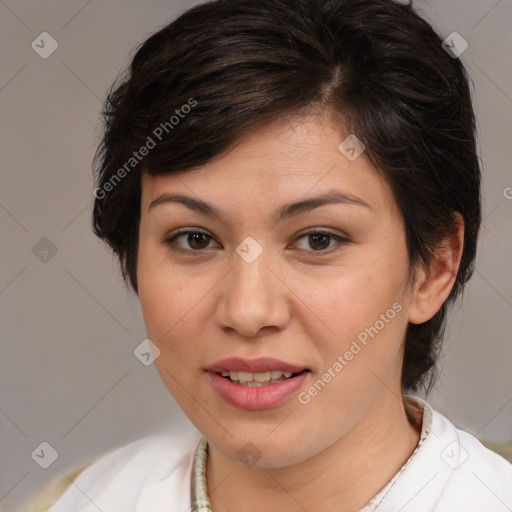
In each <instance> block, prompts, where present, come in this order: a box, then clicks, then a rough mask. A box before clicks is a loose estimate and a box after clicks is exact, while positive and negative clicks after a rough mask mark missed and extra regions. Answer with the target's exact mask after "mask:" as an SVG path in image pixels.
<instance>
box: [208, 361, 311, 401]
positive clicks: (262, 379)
mask: <svg viewBox="0 0 512 512" xmlns="http://www.w3.org/2000/svg"><path fill="white" fill-rule="evenodd" d="M206 371H207V373H208V374H209V375H210V379H211V382H212V384H213V387H214V389H215V390H216V391H217V392H218V393H219V395H220V396H221V397H222V398H223V399H224V400H225V401H226V402H227V403H228V404H229V405H232V406H233V407H236V408H238V409H245V410H253V411H254V410H261V409H270V408H273V407H278V406H279V405H281V404H283V403H285V402H286V401H287V400H288V399H290V398H291V396H293V394H294V393H297V392H298V390H299V389H300V388H301V387H302V386H303V385H304V384H305V383H306V382H307V381H308V378H309V376H308V374H310V373H311V369H310V368H306V367H305V366H299V365H296V364H291V363H287V362H286V361H280V360H279V359H274V358H272V357H260V358H258V359H242V358H239V357H231V358H229V359H223V360H221V361H217V362H216V363H215V364H213V365H211V366H209V367H208V368H206Z"/></svg>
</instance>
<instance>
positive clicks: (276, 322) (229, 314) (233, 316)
mask: <svg viewBox="0 0 512 512" xmlns="http://www.w3.org/2000/svg"><path fill="white" fill-rule="evenodd" d="M271 259H272V258H271V251H270V250H264V249H263V247H262V246H261V245H260V244H259V243H258V242H256V240H255V239H253V238H251V237H248V238H246V239H245V240H244V241H243V242H242V243H241V244H240V245H239V246H238V247H237V249H236V254H234V255H233V268H232V271H231V272H230V274H229V277H228V279H227V280H226V283H225V288H224V289H223V293H222V298H221V305H220V318H219V320H220V322H221V323H222V324H223V326H224V327H231V328H233V329H235V330H237V331H239V332H240V333H242V334H243V335H245V336H253V335H255V334H256V333H257V332H258V331H259V330H260V329H261V328H262V327H268V326H273V327H279V328H282V327H283V326H284V325H285V323H286V322H287V319H288V311H287V306H286V298H285V297H284V296H283V295H282V293H283V290H282V289H281V287H280V286H279V284H278V282H276V281H278V280H277V278H276V277H275V276H274V273H273V272H272V271H271V270H270V268H268V267H272V266H273V265H272V261H271Z"/></svg>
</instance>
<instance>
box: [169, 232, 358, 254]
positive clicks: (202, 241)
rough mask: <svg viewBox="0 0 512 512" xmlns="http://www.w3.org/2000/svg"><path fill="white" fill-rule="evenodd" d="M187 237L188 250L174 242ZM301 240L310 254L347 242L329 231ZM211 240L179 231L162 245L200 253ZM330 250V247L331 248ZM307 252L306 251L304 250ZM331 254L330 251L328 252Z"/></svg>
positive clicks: (205, 235) (207, 235)
mask: <svg viewBox="0 0 512 512" xmlns="http://www.w3.org/2000/svg"><path fill="white" fill-rule="evenodd" d="M185 236H186V237H187V238H186V241H187V244H188V245H189V247H190V249H187V248H184V247H183V246H182V245H180V244H177V243H176V241H177V240H178V239H180V238H183V237H185ZM303 238H307V239H308V241H309V246H310V247H311V248H313V249H314V251H312V252H324V251H326V249H328V248H330V247H329V246H330V245H331V242H332V241H333V240H334V241H335V242H337V243H338V244H339V243H343V242H348V240H347V239H346V238H344V237H342V236H339V235H335V234H334V233H330V232H329V231H310V232H308V233H303V234H302V235H301V236H299V237H298V238H297V239H296V240H301V239H303ZM212 239H213V237H212V236H211V235H209V234H208V233H205V232H203V231H191V230H189V231H180V232H178V233H175V234H174V235H172V236H170V237H168V238H166V239H165V240H164V243H165V244H166V245H168V246H169V247H171V248H172V249H173V250H177V251H181V252H200V251H202V250H203V249H207V248H208V245H209V242H210V241H211V240H212ZM331 248H332V246H331ZM306 250H307V249H306ZM328 252H332V251H328Z"/></svg>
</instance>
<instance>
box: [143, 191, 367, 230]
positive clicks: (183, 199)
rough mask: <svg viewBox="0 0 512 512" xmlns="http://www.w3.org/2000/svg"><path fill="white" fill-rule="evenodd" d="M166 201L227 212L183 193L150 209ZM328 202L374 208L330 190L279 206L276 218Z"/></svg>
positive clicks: (199, 209)
mask: <svg viewBox="0 0 512 512" xmlns="http://www.w3.org/2000/svg"><path fill="white" fill-rule="evenodd" d="M166 203H179V204H182V205H184V206H186V207H187V208H188V209H190V210H193V211H195V212H199V213H202V214H203V215H208V216H212V217H213V216H215V217H218V218H219V219H221V220H223V219H224V217H225V214H224V213H223V212H222V211H220V210H218V209H217V208H216V207H215V206H214V205H212V204H211V203H208V202H206V201H202V200H200V199H195V198H193V197H189V196H185V195H182V194H162V195H161V196H159V197H157V198H156V199H154V200H153V201H152V202H151V204H150V205H149V207H148V211H149V210H151V209H153V208H155V207H156V206H158V205H161V204H166ZM328 204H349V205H357V206H363V207H365V208H369V209H372V207H371V206H370V205H369V204H368V203H367V202H366V201H364V200H363V199H361V198H360V197H357V196H355V195H353V194H350V193H348V192H341V191H339V190H329V191H327V192H325V193H324V194H321V195H319V196H315V197H311V198H309V199H302V200H300V201H296V202H294V203H289V204H285V205H284V206H281V208H279V209H278V210H277V211H276V213H275V214H274V220H275V221H278V222H280V221H283V220H285V219H287V218H290V217H293V216H295V215H300V214H303V213H306V212H309V211H311V210H314V209H315V208H319V207H321V206H325V205H328Z"/></svg>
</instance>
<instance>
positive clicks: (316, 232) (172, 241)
mask: <svg viewBox="0 0 512 512" xmlns="http://www.w3.org/2000/svg"><path fill="white" fill-rule="evenodd" d="M189 234H202V235H205V236H206V237H208V238H210V239H213V237H212V236H211V235H209V234H208V233H207V232H205V231H200V230H183V231H178V232H177V233H174V234H173V235H171V236H168V237H166V238H165V239H164V240H163V242H164V244H165V245H167V246H168V247H169V248H170V249H171V250H173V251H176V252H180V253H185V254H187V255H191V254H193V253H201V252H205V251H206V250H207V249H183V247H180V246H177V245H176V243H175V241H176V239H178V238H179V237H181V236H183V235H189ZM309 235H326V236H329V237H331V238H333V239H334V240H335V241H336V242H337V244H336V245H334V246H333V247H331V248H330V249H323V250H320V251H307V252H312V253H314V254H318V255H319V256H322V255H328V254H331V253H332V252H334V251H335V250H337V249H338V247H337V246H338V245H339V244H343V243H344V244H347V243H350V240H349V239H348V238H345V237H342V236H340V235H336V234H334V233H331V232H330V231H325V230H313V231H307V232H306V233H302V234H301V235H300V236H298V237H297V238H296V239H295V241H297V240H300V239H301V238H304V237H307V236H309Z"/></svg>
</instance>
